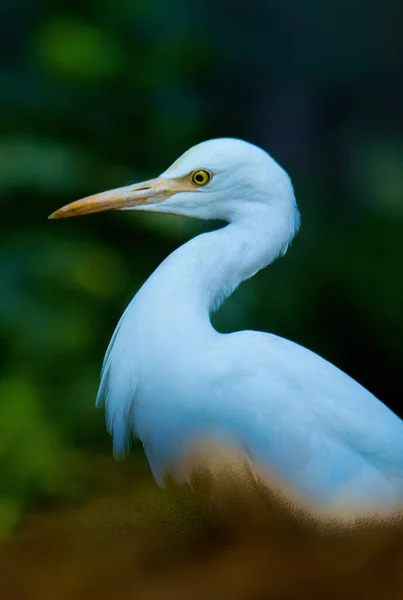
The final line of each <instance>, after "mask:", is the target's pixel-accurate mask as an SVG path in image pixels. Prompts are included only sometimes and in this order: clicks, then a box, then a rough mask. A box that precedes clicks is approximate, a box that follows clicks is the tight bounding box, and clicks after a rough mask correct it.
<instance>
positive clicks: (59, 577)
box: [0, 450, 403, 600]
mask: <svg viewBox="0 0 403 600" xmlns="http://www.w3.org/2000/svg"><path fill="white" fill-rule="evenodd" d="M212 456H213V457H214V460H212V459H211V457H212ZM217 456H220V458H219V459H217ZM203 460H204V459H203ZM193 462H195V461H194V460H193ZM199 462H200V461H198V460H196V463H197V464H199ZM203 464H204V467H203V468H199V469H198V470H197V474H196V475H194V476H193V477H192V478H191V486H181V485H176V484H174V483H173V482H171V483H170V484H169V485H168V487H167V489H165V490H159V489H157V488H156V486H155V485H154V484H153V483H152V482H151V481H150V482H149V483H147V486H146V488H145V489H144V488H142V492H141V494H140V493H139V492H138V489H139V488H138V487H137V488H136V489H135V490H133V489H130V488H128V489H126V490H124V489H122V490H121V493H119V495H117V496H116V497H114V498H111V497H109V498H105V497H103V498H98V499H97V500H94V501H92V502H91V503H89V504H87V505H85V506H83V507H81V508H76V509H70V510H65V511H64V512H60V511H56V512H54V513H52V514H45V513H44V514H42V515H36V516H35V518H33V519H31V520H28V522H27V523H26V524H25V525H24V527H22V528H21V530H20V531H19V532H18V533H17V534H16V535H15V536H14V538H13V539H12V540H9V541H8V542H7V543H4V545H3V551H2V553H1V556H0V574H1V576H0V598H2V599H4V600H8V599H10V600H11V599H12V600H14V599H15V600H19V599H21V600H31V599H32V600H48V599H49V600H50V599H52V600H53V599H60V600H65V599H66V600H67V599H71V598H74V599H77V600H81V599H82V600H84V599H85V600H92V599H93V598H94V599H95V598H96V599H98V600H103V599H115V598H124V599H125V600H126V599H133V600H156V599H160V598H161V599H164V600H170V599H172V600H182V599H183V600H193V599H194V600H199V599H200V600H201V599H203V600H215V599H217V600H218V599H234V600H243V599H245V600H246V599H251V600H261V599H265V598H268V599H271V600H277V599H278V600H280V599H281V600H287V599H290V600H291V599H292V600H298V599H302V598H310V599H316V598H318V599H319V598H320V599H328V600H332V599H336V598H337V600H340V599H342V600H347V599H350V598H358V599H360V600H361V599H363V600H364V599H365V600H375V599H377V600H378V599H379V600H391V599H401V598H403V520H402V519H401V518H400V517H399V516H397V515H395V516H394V518H391V517H390V518H386V517H385V518H382V519H376V520H375V519H372V518H361V519H356V520H355V521H354V522H352V521H350V522H349V524H348V526H346V523H345V521H341V520H340V519H339V518H337V519H332V520H329V519H327V520H325V519H324V518H323V517H322V518H320V517H318V516H313V515H312V514H310V513H309V511H306V510H305V509H302V508H296V506H295V505H294V504H293V503H292V502H290V501H286V500H285V499H284V498H283V497H282V496H281V495H279V494H278V493H273V492H271V491H270V490H268V489H267V488H266V487H265V486H264V485H262V483H261V482H260V481H259V479H258V478H257V477H256V473H252V472H251V471H250V469H249V468H248V466H247V465H245V463H244V462H243V460H242V458H241V457H240V456H239V455H237V454H235V455H232V456H230V455H228V454H225V453H224V454H223V455H220V454H218V453H217V452H216V450H214V452H212V453H210V454H209V456H208V458H207V459H206V460H204V462H203ZM206 464H207V465H208V468H206V467H205V465H206ZM182 466H183V465H182ZM116 468H117V469H118V468H119V467H116ZM187 472H188V470H186V469H185V471H183V469H179V470H178V471H177V473H176V476H177V477H181V476H182V477H183V473H185V474H186V473H187Z"/></svg>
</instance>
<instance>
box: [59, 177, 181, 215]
mask: <svg viewBox="0 0 403 600" xmlns="http://www.w3.org/2000/svg"><path fill="white" fill-rule="evenodd" d="M190 189H191V186H190V185H189V183H187V182H184V181H181V180H176V179H164V178H162V177H157V178H156V179H151V180H150V181H144V182H143V183H137V184H134V185H127V186H125V187H121V188H117V189H115V190H109V191H108V192H102V193H101V194H95V195H94V196H88V197H87V198H83V199H82V200H77V201H76V202H72V203H71V204H67V205H66V206H63V207H62V208H59V210H56V211H55V212H54V213H52V214H51V215H49V217H48V218H49V219H66V218H68V217H78V216H80V215H88V214H90V213H96V212H103V211H104V210H113V209H122V208H130V207H132V206H141V205H144V204H158V203H160V202H163V201H164V200H166V199H167V198H169V196H171V195H172V194H177V193H178V192H186V191H190Z"/></svg>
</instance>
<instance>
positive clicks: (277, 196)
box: [49, 138, 297, 221]
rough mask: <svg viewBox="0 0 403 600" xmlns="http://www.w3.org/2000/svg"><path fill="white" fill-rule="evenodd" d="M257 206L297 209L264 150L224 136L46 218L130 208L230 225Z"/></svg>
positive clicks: (280, 172) (283, 175)
mask: <svg viewBox="0 0 403 600" xmlns="http://www.w3.org/2000/svg"><path fill="white" fill-rule="evenodd" d="M257 205H260V206H263V205H264V206H277V205H284V207H286V208H288V209H293V210H295V211H297V209H296V205H295V198H294V192H293V188H292V185H291V181H290V178H289V177H288V175H287V173H286V172H285V171H284V170H283V169H282V168H281V167H280V166H279V165H278V164H277V163H276V162H275V161H274V160H273V159H272V158H271V156H270V155H269V154H267V153H266V152H264V150H262V149H260V148H258V147H257V146H254V145H253V144H249V143H247V142H244V141H242V140H237V139H231V138H222V139H214V140H209V141H207V142H202V143H201V144H198V145H197V146H194V147H193V148H190V150H188V151H187V152H185V153H184V154H183V155H182V156H181V157H180V158H178V159H177V160H176V161H175V162H174V163H173V165H171V166H170V167H169V168H168V169H167V170H166V171H164V173H162V174H161V175H160V176H159V177H157V178H156V179H152V180H150V181H144V182H142V183H137V184H134V185H128V186H125V187H122V188H118V189H114V190H110V191H108V192H103V193H101V194H96V195H94V196H89V197H88V198H84V199H82V200H78V201H77V202H73V203H71V204H68V205H67V206H64V207H63V208H61V209H59V210H57V211H56V212H54V213H53V214H52V215H50V217H49V218H51V219H57V218H64V217H73V216H78V215H83V214H88V213H94V212H101V211H105V210H110V209H120V210H128V209H131V210H142V211H153V212H166V213H172V214H178V215H185V216H190V217H197V218H200V219H222V220H226V221H233V220H236V219H237V218H240V217H244V216H245V215H248V214H251V215H252V214H256V208H257Z"/></svg>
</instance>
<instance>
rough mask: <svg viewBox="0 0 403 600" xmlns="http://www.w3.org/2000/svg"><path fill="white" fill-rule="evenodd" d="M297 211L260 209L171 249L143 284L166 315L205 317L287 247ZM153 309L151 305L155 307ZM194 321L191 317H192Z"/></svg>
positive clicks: (183, 318)
mask: <svg viewBox="0 0 403 600" xmlns="http://www.w3.org/2000/svg"><path fill="white" fill-rule="evenodd" d="M298 224H299V215H298V211H297V209H296V208H295V210H290V207H288V210H284V209H283V210H279V209H277V210H275V209H274V208H273V207H268V208H263V209H262V210H261V214H256V212H254V214H253V218H252V217H243V218H239V219H238V220H236V221H233V222H231V223H229V224H228V225H226V226H225V227H223V228H222V229H218V230H216V231H213V232H211V233H206V234H202V235H199V236H198V237H196V238H193V239H192V240H190V241H189V242H187V243H186V244H184V245H183V246H181V247H180V248H178V249H177V250H176V251H175V252H173V253H172V254H171V255H170V256H169V257H168V258H167V259H166V260H165V261H164V262H163V263H162V264H161V265H160V266H159V267H158V269H157V270H156V271H155V272H154V273H153V275H152V276H151V277H150V278H149V279H148V281H147V282H146V284H145V285H144V287H143V292H144V293H146V295H147V296H148V299H149V300H150V299H151V298H153V299H154V302H157V303H158V309H159V310H161V309H163V313H164V315H165V316H167V314H174V313H176V314H178V316H180V317H181V320H182V321H186V316H188V317H192V316H195V311H196V314H197V318H198V319H199V320H200V319H201V317H204V316H205V317H207V318H209V315H210V313H211V312H212V311H214V310H216V309H217V308H218V307H219V306H220V305H221V304H222V302H223V301H224V300H225V299H226V298H228V296H229V295H230V294H232V292H233V291H234V290H235V289H236V287H237V286H238V285H239V284H240V283H241V282H242V281H244V280H245V279H248V278H249V277H252V276H253V275H254V274H255V273H257V272H258V271H259V270H260V269H262V268H263V267H265V266H266V265H268V264H269V263H271V262H273V261H274V260H275V259H276V258H277V257H278V256H279V255H282V254H284V253H285V251H286V250H287V247H288V244H289V243H290V242H291V240H292V238H293V236H294V234H295V232H296V230H297V229H298ZM156 308H157V306H156ZM193 321H194V319H193Z"/></svg>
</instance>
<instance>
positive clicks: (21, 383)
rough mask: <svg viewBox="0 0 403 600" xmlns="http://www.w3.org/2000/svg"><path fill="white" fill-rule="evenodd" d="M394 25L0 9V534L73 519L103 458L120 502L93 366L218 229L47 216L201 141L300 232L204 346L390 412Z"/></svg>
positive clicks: (60, 2)
mask: <svg viewBox="0 0 403 600" xmlns="http://www.w3.org/2000/svg"><path fill="white" fill-rule="evenodd" d="M402 17H403V3H402V2H401V1H400V0H384V1H383V2H368V0H339V1H338V2H323V0H304V1H303V2H302V1H300V0H288V1H284V0H270V1H269V0H267V1H263V0H259V1H258V0H250V1H249V2H244V3H241V2H236V1H234V0H231V1H230V0H216V1H215V2H213V1H212V0H205V2H203V3H200V2H194V3H192V2H180V1H179V0H170V1H169V2H168V1H165V2H164V1H163V0H114V1H113V2H102V1H100V0H87V1H84V2H83V1H82V0H81V1H80V2H79V1H78V0H75V1H74V0H70V1H69V2H67V0H37V1H36V2H34V1H30V0H8V1H7V0H6V1H5V2H4V0H3V2H2V3H1V5H0V24H1V30H2V32H1V35H0V47H1V56H2V60H3V67H2V69H1V73H0V129H1V139H0V206H1V218H0V231H1V235H0V285H1V292H0V357H1V358H0V360H1V374H0V375H1V380H0V532H8V531H10V530H12V529H13V528H14V526H15V525H16V524H18V523H20V522H21V519H23V517H24V516H25V515H26V514H27V511H31V510H33V509H35V510H37V509H38V508H39V509H44V508H47V507H49V506H54V505H56V506H59V505H60V506H65V505H69V503H71V502H73V503H75V502H78V503H80V502H84V501H87V500H88V498H91V497H92V496H93V495H94V494H96V491H95V489H94V488H93V487H92V482H93V472H94V470H95V469H97V468H98V469H99V467H98V466H97V465H99V464H103V462H102V461H103V460H105V461H106V464H107V467H105V471H103V472H102V478H103V480H104V483H105V486H106V487H108V486H109V488H110V489H111V490H112V489H113V485H114V483H113V477H114V475H113V473H114V470H115V468H116V469H118V468H120V467H119V466H115V463H113V461H112V459H110V458H109V457H110V452H111V443H110V439H109V437H108V436H107V434H106V432H105V428H104V422H103V414H102V411H96V410H95V408H94V399H95V394H96V391H97V385H98V377H99V371H100V366H101V363H102V359H103V356H104V351H105V349H106V346H107V344H108V341H109V338H110V336H111V334H112V332H113V329H114V326H115V325H116V323H117V321H118V319H119V317H120V315H121V313H122V311H123V309H124V307H125V306H126V304H127V303H128V302H129V300H130V299H131V297H132V296H133V294H134V293H135V292H136V291H137V289H138V288H139V286H140V285H141V284H142V282H143V281H144V280H145V279H146V278H147V277H148V275H149V274H150V273H151V272H152V271H153V269H155V268H156V267H157V265H158V264H159V263H160V262H161V261H162V260H163V258H165V256H166V255H167V254H168V253H169V252H171V251H172V250H173V249H174V248H176V247H177V246H178V245H179V244H181V243H183V242H184V241H185V240H187V239H188V238H189V237H190V236H192V235H194V234H197V233H198V232H200V231H202V230H205V229H206V228H208V227H210V225H209V224H205V223H200V222H193V221H191V220H186V219H182V218H179V217H171V216H167V215H152V214H147V215H145V214H144V215H141V214H130V213H127V212H126V213H119V212H116V213H106V214H100V215H94V216H91V217H85V218H82V219H74V220H66V221H60V222H49V221H47V215H48V214H49V213H51V212H52V211H53V210H55V209H57V208H59V207H60V206H62V205H64V204H67V203H69V202H71V201H73V200H76V199H78V198H80V197H83V196H85V195H87V194H90V193H94V192H97V191H102V190H104V189H108V188H112V187H118V186H121V185H124V184H128V183H131V182H135V181H138V180H143V179H144V178H147V177H153V176H156V175H158V174H159V173H160V172H162V171H163V170H165V168H166V167H167V166H169V164H171V163H172V162H173V161H174V160H175V159H176V158H177V157H178V156H179V155H180V154H181V153H182V152H183V151H185V150H186V149H187V148H188V147H190V146H191V145H193V144H195V143H198V142H200V141H202V140H204V139H207V138H211V137H221V136H230V137H241V138H244V139H246V140H248V141H250V142H253V143H256V144H258V145H260V146H262V147H263V148H265V149H266V150H268V151H269V152H270V153H271V154H272V155H273V156H274V158H275V159H276V160H278V161H279V162H280V164H282V166H284V167H285V169H286V170H287V171H288V172H289V173H290V175H291V177H292V179H293V183H294V186H295V190H296V196H297V201H298V204H299V207H300V210H301V214H302V227H301V231H300V233H299V235H298V236H297V238H296V240H295V242H294V244H293V245H292V247H291V248H290V250H289V251H288V253H287V255H286V257H285V258H284V259H283V260H279V261H277V262H276V263H275V264H274V265H273V266H271V267H269V268H268V269H266V270H265V271H264V272H262V273H260V274H259V275H257V276H256V277H255V278H254V279H253V280H252V281H250V282H248V283H246V284H244V285H243V286H241V288H240V289H239V290H238V291H237V292H236V294H235V295H234V297H233V298H231V299H230V300H229V301H228V302H227V303H226V305H225V306H224V307H223V308H222V309H221V311H220V312H219V313H218V314H217V315H216V316H215V317H214V323H215V325H216V326H217V328H218V329H219V330H221V331H229V330H233V329H246V328H253V329H261V330H267V331H272V332H275V333H276V334H279V335H282V336H284V337H287V338H290V339H292V340H295V341H297V342H299V343H301V344H303V345H305V346H307V347H308V348H310V349H312V350H314V351H316V352H318V353H319V354H321V355H323V356H324V357H326V358H327V359H329V360H330V361H332V362H334V363H335V364H336V365H338V366H339V367H341V368H342V369H344V370H345V371H347V372H348V373H349V374H350V375H352V376H353V377H355V378H356V379H357V380H358V381H360V382H361V383H362V384H364V385H365V386H366V387H367V388H368V389H369V390H371V391H372V392H373V393H375V394H376V395H377V396H378V397H380V398H381V399H382V400H383V401H384V402H386V403H387V404H388V405H389V406H390V407H391V408H393V409H394V410H395V411H397V412H399V413H400V414H403V400H402V387H401V380H402V375H401V366H402V358H403V349H402V337H403V316H402V306H403V285H402V281H403V275H402V256H403V169H402V164H403V135H402V133H403V111H402V92H403V79H402V73H403V36H402V33H401V32H402ZM138 456H140V457H141V454H140V451H139V454H138ZM106 457H107V458H106ZM132 460H133V461H136V462H134V463H133V465H134V466H133V465H132V466H131V467H130V468H129V475H128V480H129V479H130V481H131V482H132V483H133V482H134V483H133V484H134V485H135V478H136V473H137V472H138V471H137V468H139V469H140V468H142V469H143V470H144V468H145V466H144V463H142V462H141V459H136V458H134V459H132ZM138 460H140V465H143V466H142V467H140V466H139V467H138V465H137V463H138ZM130 464H131V463H130V462H129V465H130ZM108 482H109V483H108Z"/></svg>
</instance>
